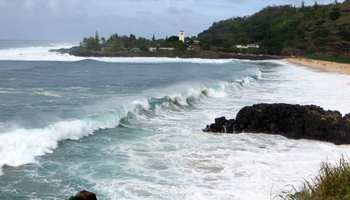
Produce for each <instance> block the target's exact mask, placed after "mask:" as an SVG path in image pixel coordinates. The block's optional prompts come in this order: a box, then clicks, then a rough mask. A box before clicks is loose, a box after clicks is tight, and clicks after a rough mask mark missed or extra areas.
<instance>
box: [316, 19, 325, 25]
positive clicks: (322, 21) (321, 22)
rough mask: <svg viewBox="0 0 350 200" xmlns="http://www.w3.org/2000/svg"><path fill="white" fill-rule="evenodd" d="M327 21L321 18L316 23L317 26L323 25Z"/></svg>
mask: <svg viewBox="0 0 350 200" xmlns="http://www.w3.org/2000/svg"><path fill="white" fill-rule="evenodd" d="M325 22H326V20H324V19H320V20H318V21H317V22H316V23H315V25H316V26H321V25H322V24H323V23H325Z"/></svg>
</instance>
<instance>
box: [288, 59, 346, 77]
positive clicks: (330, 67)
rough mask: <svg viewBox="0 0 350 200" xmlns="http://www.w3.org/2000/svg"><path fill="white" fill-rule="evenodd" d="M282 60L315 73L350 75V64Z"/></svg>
mask: <svg viewBox="0 0 350 200" xmlns="http://www.w3.org/2000/svg"><path fill="white" fill-rule="evenodd" d="M282 60H285V61H288V62H289V63H291V64H293V65H295V66H303V67H308V68H310V69H311V70H313V71H319V72H338V73H341V74H346V75H350V64H345V63H337V62H329V61H322V60H313V59H306V58H284V59H282Z"/></svg>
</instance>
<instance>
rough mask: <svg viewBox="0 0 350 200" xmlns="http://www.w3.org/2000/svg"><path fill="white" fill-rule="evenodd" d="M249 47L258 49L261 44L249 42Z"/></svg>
mask: <svg viewBox="0 0 350 200" xmlns="http://www.w3.org/2000/svg"><path fill="white" fill-rule="evenodd" d="M247 48H248V49H251V48H255V49H258V48H259V45H257V44H248V46H247Z"/></svg>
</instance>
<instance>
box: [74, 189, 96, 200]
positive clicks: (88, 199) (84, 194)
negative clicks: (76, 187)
mask: <svg viewBox="0 0 350 200" xmlns="http://www.w3.org/2000/svg"><path fill="white" fill-rule="evenodd" d="M68 200H97V198H96V194H95V193H92V192H89V191H86V190H82V191H80V192H79V193H78V194H77V195H76V196H72V197H70V198H69V199H68Z"/></svg>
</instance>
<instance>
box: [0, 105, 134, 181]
mask: <svg viewBox="0 0 350 200" xmlns="http://www.w3.org/2000/svg"><path fill="white" fill-rule="evenodd" d="M134 106H135V105H122V106H121V107H119V108H116V109H114V110H110V111H108V112H106V111H105V112H103V113H100V114H95V115H92V116H89V117H87V118H85V119H76V120H70V121H60V122H57V123H55V124H52V125H49V126H47V127H43V128H34V129H18V130H14V131H11V132H6V133H1V134H0V157H1V160H0V166H3V165H8V166H20V165H23V164H26V163H35V162H36V158H35V157H36V156H42V155H45V154H46V153H52V151H53V150H54V149H56V148H57V143H58V142H59V141H62V140H66V139H71V140H78V139H80V138H82V137H84V136H88V135H91V134H93V132H94V131H96V130H98V129H105V128H114V127H116V126H118V124H119V121H120V119H122V118H124V117H125V116H126V115H127V113H128V112H129V111H132V110H133V108H134ZM94 108H96V107H94ZM95 111H98V110H95ZM0 175H2V172H1V171H0Z"/></svg>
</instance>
